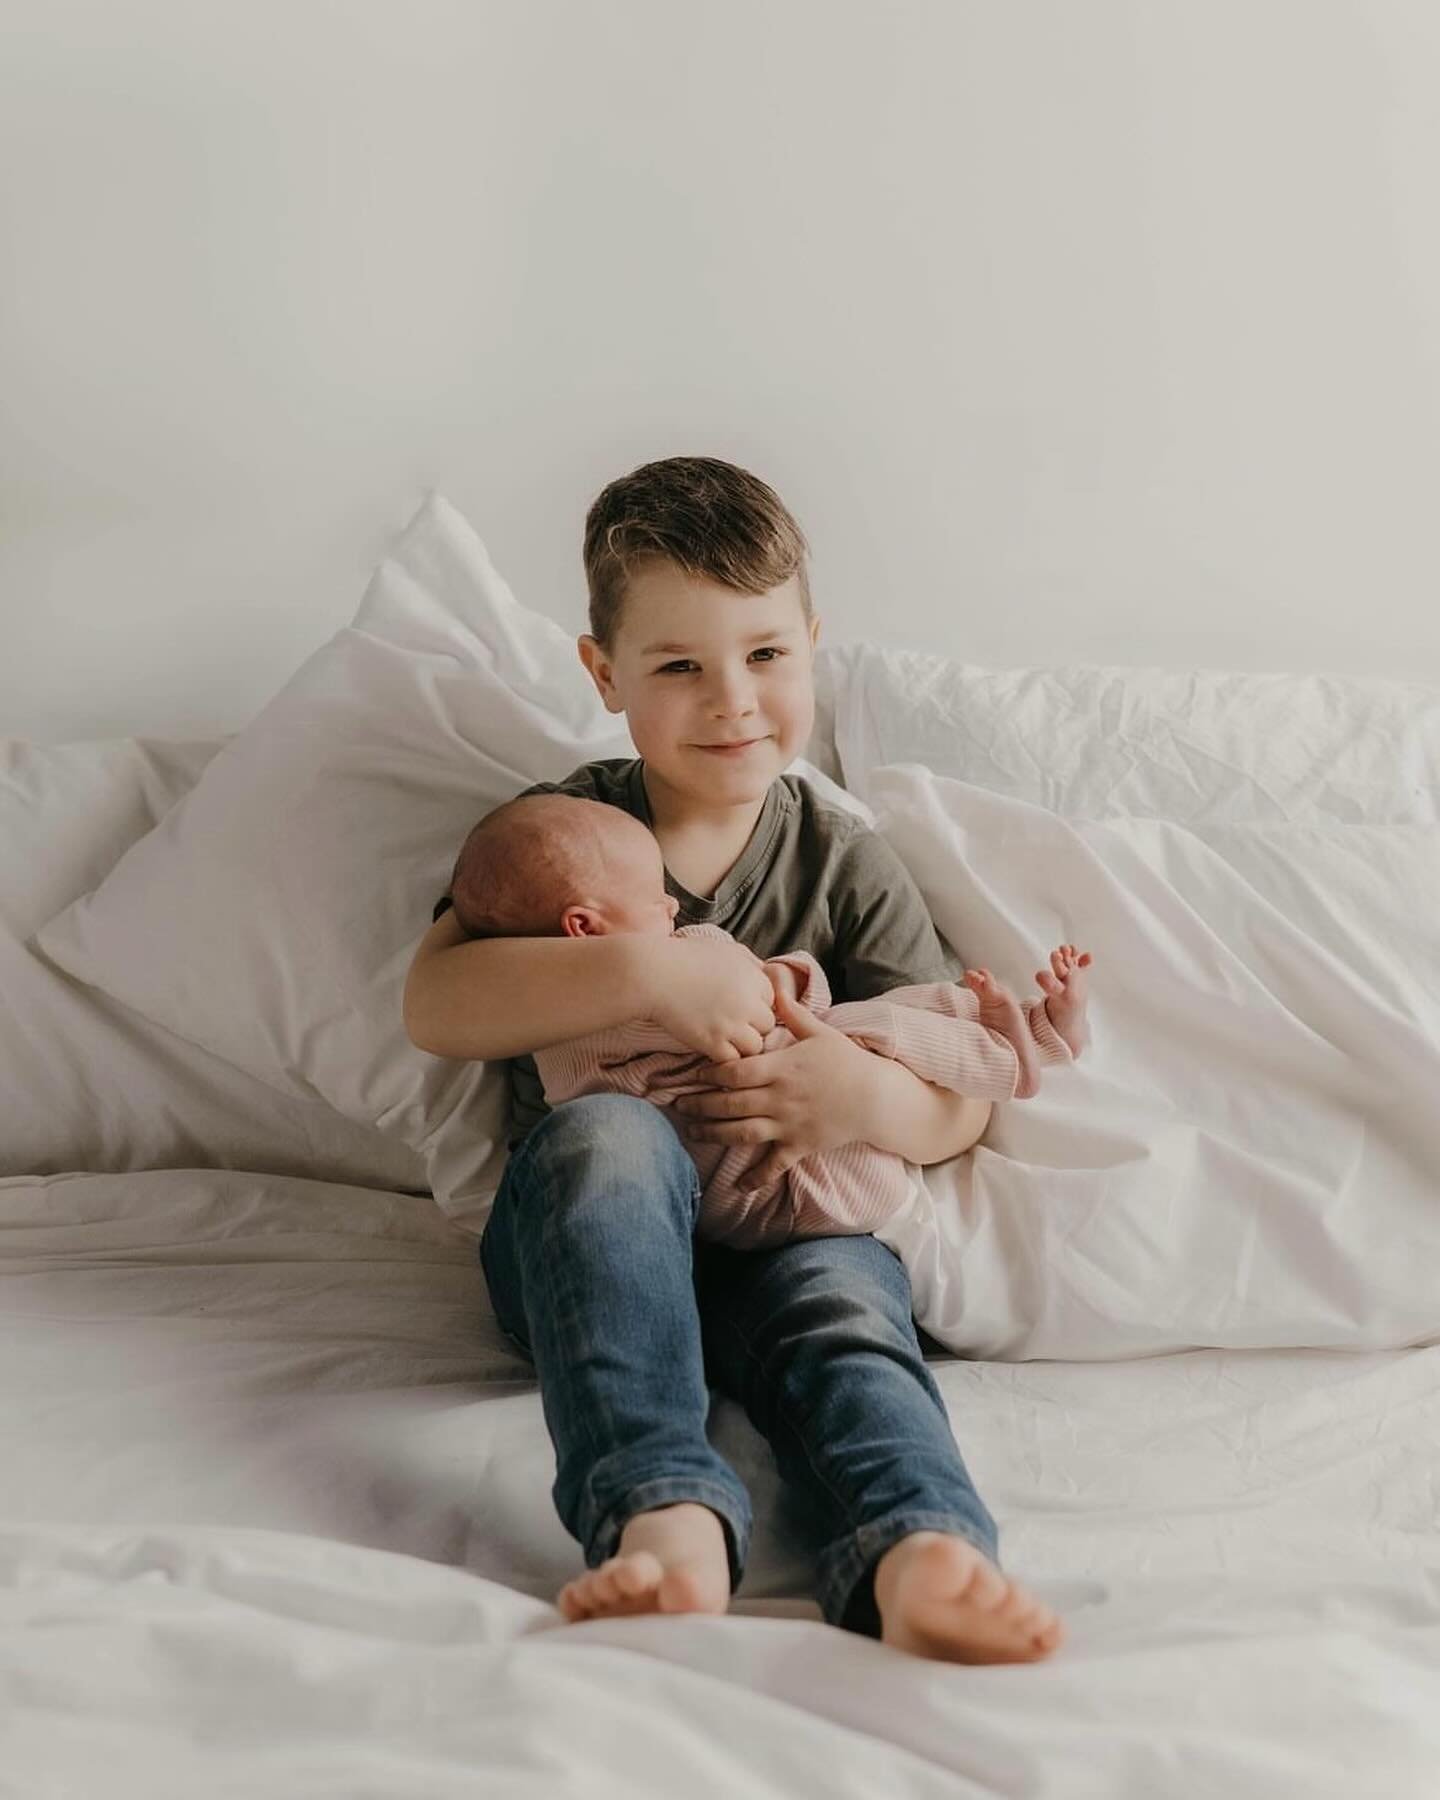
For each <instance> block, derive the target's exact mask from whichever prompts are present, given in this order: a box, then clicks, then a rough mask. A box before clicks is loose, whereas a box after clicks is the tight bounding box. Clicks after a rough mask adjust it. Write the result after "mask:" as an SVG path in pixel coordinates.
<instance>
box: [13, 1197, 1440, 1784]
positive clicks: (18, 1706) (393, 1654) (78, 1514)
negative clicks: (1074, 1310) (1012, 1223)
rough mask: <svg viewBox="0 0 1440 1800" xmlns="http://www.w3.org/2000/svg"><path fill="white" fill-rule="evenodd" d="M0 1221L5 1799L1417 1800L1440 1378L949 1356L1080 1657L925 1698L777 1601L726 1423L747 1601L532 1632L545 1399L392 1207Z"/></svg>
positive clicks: (1012, 1534)
mask: <svg viewBox="0 0 1440 1800" xmlns="http://www.w3.org/2000/svg"><path fill="white" fill-rule="evenodd" d="M0 1201H3V1212H0V1217H3V1220H4V1227H3V1231H0V1271H3V1274H0V1281H3V1291H4V1294H5V1306H4V1312H3V1315H0V1370H3V1390H0V1439H3V1442H4V1444H5V1445H6V1447H7V1458H6V1472H5V1477H4V1506H3V1520H0V1621H3V1623H0V1696H3V1705H0V1792H5V1793H7V1794H14V1795H25V1796H27V1800H28V1797H29V1796H40V1795H47V1796H48V1795H62V1794H63V1795H73V1796H87V1797H88V1796H91V1795H94V1796H97V1797H99V1796H113V1795H126V1796H128V1795H132V1794H133V1795H136V1796H141V1795H143V1796H146V1797H147V1800H151V1797H154V1800H158V1797H160V1796H167V1797H168V1796H171V1795H173V1796H177V1797H178V1796H186V1797H187V1800H189V1797H190V1796H193V1795H195V1794H197V1793H204V1794H206V1795H216V1796H219V1795H227V1796H228V1795H234V1796H237V1797H241V1796H246V1797H248V1796H253V1795H256V1794H259V1793H262V1792H263V1793H266V1794H270V1793H274V1794H284V1795H301V1794H303V1795H306V1796H310V1795H316V1794H333V1795H344V1796H362V1795H363V1796H372V1795H373V1796H376V1797H377V1800H380V1797H382V1796H383V1797H385V1800H393V1797H395V1796H401V1795H404V1796H410V1795H425V1796H430V1795H437V1796H438V1795H451V1794H454V1795H456V1796H460V1795H465V1796H472V1795H474V1794H476V1793H481V1794H484V1795H486V1796H487V1797H489V1796H504V1797H505V1800H509V1797H511V1796H526V1797H527V1800H528V1797H529V1796H534V1797H535V1800H541V1797H543V1800H552V1797H554V1796H562V1795H574V1796H576V1797H577V1800H578V1797H584V1800H590V1797H592V1796H607V1797H608V1796H611V1795H614V1796H616V1797H617V1800H618V1797H620V1796H628V1795H635V1794H645V1795H651V1794H654V1795H667V1796H668V1795H703V1796H714V1797H715V1800H734V1797H735V1796H742V1795H743V1796H747V1797H748V1796H751V1795H775V1796H791V1795H816V1796H819V1795H837V1796H855V1797H856V1800H862V1797H863V1800H871V1797H873V1796H876V1795H882V1794H884V1795H890V1794H896V1795H901V1794H903V1795H906V1796H930V1795H935V1796H939V1795H946V1796H950V1795H985V1796H992V1795H1007V1796H1016V1797H1018V1796H1021V1795H1031V1794H1037V1793H1055V1794H1063V1795H1065V1796H1067V1800H1068V1797H1070V1796H1075V1797H1076V1800H1082V1797H1084V1800H1088V1797H1090V1796H1094V1797H1095V1800H1114V1797H1115V1796H1119V1795H1125V1796H1129V1795H1134V1796H1136V1797H1137V1800H1161V1797H1163V1796H1169V1795H1184V1796H1192V1795H1211V1794H1215V1795H1220V1794H1224V1795H1226V1796H1228V1797H1229V1800H1250V1797H1251V1796H1253V1797H1254V1800H1262V1797H1263V1800H1274V1797H1275V1796H1277V1795H1285V1796H1289V1795H1296V1796H1306V1797H1307V1800H1309V1797H1314V1800H1325V1797H1328V1796H1331V1795H1333V1796H1335V1797H1336V1800H1355V1797H1356V1796H1359V1795H1364V1796H1366V1800H1388V1797H1394V1800H1422V1797H1423V1796H1427V1795H1430V1794H1433V1793H1434V1791H1435V1786H1434V1783H1435V1776H1436V1771H1437V1770H1440V1707H1437V1705H1436V1699H1437V1693H1440V1559H1437V1556H1436V1538H1435V1527H1436V1519H1435V1495H1436V1493H1437V1492H1440V1451H1437V1445H1440V1349H1431V1350H1416V1351H1399V1352H1382V1353H1375V1354H1368V1355H1367V1354H1350V1355H1345V1354H1340V1353H1323V1352H1315V1351H1309V1352H1307V1351H1292V1352H1288V1353H1278V1352H1277V1353H1263V1352H1250V1353H1243V1354H1239V1353H1230V1352H1224V1351H1196V1352H1191V1353H1188V1354H1182V1355H1176V1356H1169V1357H1157V1358H1151V1359H1143V1360H1135V1361H1130V1362H1124V1363H1114V1364H1079V1365H1062V1364H1055V1363H1040V1362H1035V1363H1023V1364H1004V1363H980V1364H969V1363H963V1362H948V1363H944V1364H937V1365H936V1374H937V1378H938V1379H939V1381H940V1385H941V1388H942V1391H943V1392H944V1394H945V1397H946V1400H947V1403H948V1405H949V1407H950V1411H951V1417H952V1419H953V1422H954V1426H955V1430H956V1434H957V1437H958V1439H959V1441H960V1443H961V1445H962V1447H963V1449H964V1452H965V1455H966V1457H967V1459H968V1460H969V1462H970V1464H971V1467H972V1469H973V1471H974V1473H975V1476H976V1480H977V1482H978V1484H979V1486H980V1487H981V1489H982V1491H983V1492H984V1493H985V1495H986V1497H987V1500H988V1501H989V1503H990V1505H991V1507H992V1510H993V1511H994V1512H995V1514H996V1517H997V1519H998V1521H999V1523H1000V1527H1001V1552H1002V1556H1003V1557H1004V1558H1005V1560H1006V1561H1007V1563H1008V1564H1009V1566H1010V1567H1012V1568H1013V1569H1014V1570H1015V1572H1016V1573H1017V1574H1023V1576H1024V1578H1025V1579H1026V1580H1027V1581H1029V1582H1030V1583H1032V1584H1033V1586H1034V1587H1035V1588H1036V1590H1037V1591H1038V1592H1040V1593H1042V1594H1043V1595H1044V1596H1045V1597H1046V1598H1047V1599H1049V1600H1050V1601H1051V1602H1052V1603H1053V1604H1055V1605H1056V1606H1058V1607H1059V1608H1060V1609H1061V1610H1062V1611H1063V1612H1064V1614H1065V1617H1066V1619H1067V1622H1068V1625H1069V1631H1070V1638H1069V1642H1068V1643H1067V1645H1066V1646H1065V1647H1064V1649H1063V1650H1062V1651H1061V1652H1060V1653H1059V1654H1058V1655H1057V1656H1056V1657H1054V1658H1053V1659H1051V1660H1050V1661H1048V1662H1047V1663H1044V1664H1037V1665H1032V1666H1029V1667H1010V1668H990V1669H969V1668H959V1667H948V1666H940V1665H936V1664H931V1663H925V1662H921V1661H918V1660H915V1659H911V1658H902V1657H900V1656H898V1655H895V1654H892V1653H890V1652H888V1651H886V1650H884V1649H883V1648H881V1647H879V1646H877V1645H875V1644H873V1643H871V1642H869V1641H868V1640H861V1639H858V1638H855V1637H853V1636H849V1635H846V1634H842V1633H840V1632H836V1631H834V1630H832V1629H830V1628H829V1627H827V1626H824V1625H822V1624H820V1623H819V1622H818V1620H817V1619H816V1618H815V1617H814V1614H813V1611H812V1610H811V1609H810V1608H808V1607H805V1606H802V1605H799V1604H795V1603H794V1602H792V1603H791V1604H789V1605H788V1606H787V1605H786V1604H784V1603H783V1602H781V1601H777V1600H776V1598H775V1596H776V1594H777V1593H785V1594H789V1595H797V1594H802V1593H803V1592H804V1591H805V1585H806V1576H807V1569H806V1562H805V1557H804V1553H803V1551H802V1550H801V1549H800V1548H799V1546H798V1545H797V1544H795V1543H794V1542H793V1540H791V1539H790V1538H788V1537H787V1535H786V1533H785V1531H784V1529H783V1520H782V1519H781V1518H779V1517H777V1510H776V1495H775V1491H774V1486H773V1482H772V1481H771V1480H770V1479H769V1477H768V1474H767V1471H766V1468H765V1452H764V1450H763V1446H762V1445H761V1444H760V1443H759V1441H758V1440H757V1439H756V1438H755V1437H754V1434H753V1433H751V1432H750V1430H749V1427H748V1425H746V1423H745V1421H744V1419H743V1417H742V1416H740V1415H739V1414H738V1412H737V1411H736V1410H735V1409H734V1408H732V1407H731V1406H729V1404H728V1403H721V1404H720V1405H718V1406H717V1417H716V1429H717V1432H718V1434H719V1436H720V1439H721V1442H722V1443H723V1444H724V1445H725V1446H726V1448H727V1450H728V1451H729V1452H730V1453H731V1454H732V1455H733V1456H734V1458H735V1460H736V1463H737V1466H738V1467H739V1468H740V1470H741V1472H742V1474H743V1475H744V1476H745V1477H746V1479H747V1480H748V1481H749V1482H750V1484H751V1486H752V1489H753V1490H754V1491H755V1492H756V1495H757V1502H758V1506H757V1511H758V1516H759V1521H760V1523H759V1530H758V1531H757V1541H756V1549H757V1554H756V1559H755V1562H754V1564H753V1565H752V1569H751V1572H750V1579H749V1580H747V1583H746V1586H745V1588H744V1589H743V1590H742V1594H741V1597H740V1601H739V1607H740V1610H738V1611H737V1612H736V1613H734V1614H732V1615H731V1616H730V1617H728V1618H725V1619H719V1620H716V1619H695V1620H680V1621H677V1620H670V1619H666V1620H642V1619H627V1620H615V1621H609V1622H603V1623H593V1624H587V1625H581V1626H570V1625H565V1624H562V1623H561V1621H560V1618H559V1615H558V1614H557V1613H556V1612H555V1611H554V1609H553V1608H552V1607H551V1605H550V1604H549V1599H550V1596H551V1595H553V1593H554V1591H555V1590H556V1588H557V1587H558V1586H559V1584H560V1583H561V1582H562V1581H563V1580H565V1579H567V1578H568V1577H569V1576H570V1575H571V1574H573V1573H574V1572H575V1570H576V1568H577V1567H578V1559H577V1556H576V1552H575V1549H574V1546H573V1545H572V1544H571V1543H570V1542H569V1540H568V1539H567V1538H566V1536H565V1534H564V1532H563V1530H562V1529H561V1528H560V1527H559V1525H558V1523H557V1522H556V1521H555V1519H554V1516H553V1512H552V1511H551V1509H550V1507H549V1505H548V1499H547V1490H548V1483H549V1481H550V1479H551V1478H552V1477H553V1460H552V1458H551V1456H550V1450H549V1442H548V1439H547V1438H546V1436H545V1432H544V1425H543V1421H542V1419H541V1416H540V1409H539V1404H538V1400H537V1398H536V1395H535V1392H534V1388H533V1385H532V1384H531V1382H530V1381H529V1379H528V1374H527V1371H526V1370H525V1367H524V1365H523V1364H521V1363H519V1362H518V1361H517V1360H515V1359H514V1358H513V1357H512V1356H511V1355H510V1354H509V1353H508V1352H507V1351H506V1349H505V1347H504V1345H503V1342H502V1341H501V1340H500V1339H499V1336H498V1333H497V1332H496V1331H495V1330H494V1327H493V1323H492V1322H491V1321H490V1320H489V1318H488V1317H487V1314H486V1309H485V1308H484V1306H483V1304H482V1287H481V1284H480V1280H479V1272H478V1269H477V1268H476V1266H475V1262H474V1245H473V1241H472V1240H471V1239H469V1238H468V1237H467V1236H464V1235H463V1234H461V1233H460V1232H458V1231H457V1230H456V1229H455V1228H454V1227H452V1226H451V1225H449V1224H448V1223H447V1222H446V1221H445V1220H444V1219H443V1218H442V1217H441V1215H440V1214H439V1212H438V1211H437V1210H436V1209H435V1208H434V1207H433V1206H431V1205H430V1204H429V1203H428V1202H427V1201H425V1200H423V1199H419V1198H416V1197H412V1196H398V1195H389V1194H385V1193H382V1192H378V1191H375V1190H366V1189H362V1188H346V1187H342V1186H340V1185H338V1184H335V1183H315V1182H305V1181H300V1180H294V1179H287V1178H284V1177H277V1176H266V1177H259V1176H254V1177H251V1176H243V1175H237V1174H232V1173H225V1172H216V1171H183V1170H179V1171H170V1172H167V1173H162V1174H155V1175H145V1174H131V1175H120V1176H113V1175H95V1176H75V1177H70V1178H54V1179H51V1180H49V1181H24V1180H19V1179H14V1180H10V1181H8V1182H6V1183H4V1184H3V1185H0ZM752 1609H755V1610H752ZM767 1609H769V1610H768V1611H767ZM786 1613H789V1614H791V1615H794V1616H788V1617H787V1616H785V1614H786ZM777 1614H778V1615H779V1616H775V1615H777ZM806 1615H808V1616H806Z"/></svg>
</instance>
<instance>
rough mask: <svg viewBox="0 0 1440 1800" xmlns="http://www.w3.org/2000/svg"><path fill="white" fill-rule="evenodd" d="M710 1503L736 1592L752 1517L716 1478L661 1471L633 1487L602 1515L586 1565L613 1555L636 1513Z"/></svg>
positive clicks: (587, 1547)
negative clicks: (717, 1519) (722, 1540)
mask: <svg viewBox="0 0 1440 1800" xmlns="http://www.w3.org/2000/svg"><path fill="white" fill-rule="evenodd" d="M687 1500H688V1501H693V1502H694V1504H695V1505H697V1506H708V1507H709V1508H710V1510H711V1512H713V1513H716V1514H718V1515H719V1519H720V1523H721V1526H722V1527H723V1528H724V1532H725V1555H726V1557H727V1558H728V1560H729V1563H730V1592H731V1593H732V1594H733V1593H734V1592H735V1590H736V1589H737V1588H738V1587H739V1585H740V1578H741V1576H742V1575H743V1574H744V1573H745V1559H746V1557H747V1556H748V1555H749V1552H750V1517H749V1512H748V1509H742V1508H740V1507H738V1506H737V1505H736V1503H735V1496H734V1494H732V1493H731V1492H730V1490H729V1489H728V1488H725V1487H721V1486H720V1485H719V1483H717V1482H711V1481H703V1480H702V1481H696V1480H695V1479H694V1478H693V1477H691V1476H689V1475H661V1476H657V1477H656V1479H655V1480H654V1481H642V1482H641V1483H640V1485H639V1486H638V1487H633V1488H631V1489H630V1490H629V1492H628V1493H627V1494H626V1496H625V1498H624V1500H622V1501H621V1502H620V1504H619V1505H618V1506H617V1507H615V1509H614V1510H613V1511H612V1512H611V1513H610V1515H609V1517H608V1518H605V1519H602V1520H601V1522H600V1524H599V1525H597V1526H596V1528H595V1534H594V1536H593V1537H592V1538H591V1540H590V1542H589V1544H588V1545H586V1548H585V1562H586V1566H587V1567H588V1568H591V1569H596V1568H598V1567H599V1566H600V1564H601V1563H603V1562H605V1561H607V1560H608V1559H609V1558H610V1557H612V1556H614V1555H615V1553H616V1550H617V1548H618V1546H619V1543H620V1533H621V1532H622V1531H623V1530H624V1529H625V1527H626V1525H628V1524H629V1522H630V1521H631V1519H633V1518H634V1517H635V1515H636V1514H637V1513H643V1512H654V1511H655V1509H656V1508H657V1507H660V1506H676V1505H679V1504H681V1503H682V1502H684V1501H687Z"/></svg>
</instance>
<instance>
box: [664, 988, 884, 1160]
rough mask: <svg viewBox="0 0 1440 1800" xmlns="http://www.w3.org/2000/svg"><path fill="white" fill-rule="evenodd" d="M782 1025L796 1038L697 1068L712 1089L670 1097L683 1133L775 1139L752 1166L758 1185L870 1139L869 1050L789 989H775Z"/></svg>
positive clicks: (714, 1139) (713, 1139)
mask: <svg viewBox="0 0 1440 1800" xmlns="http://www.w3.org/2000/svg"><path fill="white" fill-rule="evenodd" d="M775 1017H776V1022H777V1023H778V1024H781V1025H784V1026H786V1027H787V1028H788V1029H789V1030H790V1031H792V1032H794V1034H795V1037H796V1039H797V1042H795V1043H793V1044H791V1045H789V1046H787V1047H786V1048H785V1049H784V1050H769V1051H765V1052H762V1053H761V1054H759V1055H749V1056H745V1057H743V1058H741V1060H740V1061H739V1062H723V1063H720V1064H718V1065H712V1066H711V1067H709V1068H701V1069H697V1070H696V1071H695V1073H694V1079H695V1080H696V1081H709V1082H713V1083H714V1087H713V1089H712V1091H711V1092H709V1093H705V1094H683V1095H681V1096H680V1098H679V1099H677V1100H675V1101H674V1102H673V1105H674V1107H675V1110H676V1111H677V1112H678V1113H681V1114H683V1115H684V1117H685V1119H686V1120H687V1124H686V1135H687V1136H689V1137H696V1138H700V1139H702V1140H703V1141H704V1142H706V1143H711V1144H771V1145H772V1148H771V1149H770V1151H769V1153H768V1154H767V1155H766V1156H764V1157H762V1158H761V1160H760V1162H759V1163H758V1164H757V1165H756V1168H755V1171H754V1176H753V1179H754V1182H755V1185H756V1186H757V1187H763V1186H768V1185H769V1184H770V1183H771V1182H772V1181H776V1180H778V1179H779V1177H780V1176H781V1175H783V1174H784V1173H785V1171H786V1170H787V1169H788V1168H790V1167H791V1166H792V1165H793V1164H795V1163H797V1162H799V1160H800V1158H801V1157H802V1156H808V1155H809V1154H810V1153H811V1152H812V1151H815V1150H831V1149H833V1148H834V1147H835V1146H836V1145H837V1144H848V1143H851V1142H853V1141H854V1140H855V1139H856V1138H865V1139H867V1141H868V1123H867V1121H868V1111H867V1109H868V1105H869V1097H870V1095H871V1093H872V1092H873V1091H874V1084H873V1082H871V1081H869V1080H868V1079H867V1077H868V1075H869V1065H870V1063H871V1061H872V1056H871V1052H870V1051H868V1050H867V1049H865V1048H864V1046H863V1045H861V1044H857V1043H855V1042H854V1041H853V1040H852V1039H850V1038H848V1037H846V1035H845V1034H844V1032H843V1031H836V1030H835V1028H834V1026H832V1025H827V1024H826V1023H825V1021H824V1020H823V1019H817V1018H816V1017H815V1015H814V1013H812V1012H811V1011H810V1009H809V1008H808V1007H807V1006H804V1005H802V1004H801V1003H800V1002H799V1001H796V1000H792V999H791V998H790V997H789V995H788V994H785V993H784V992H782V991H777V992H776V994H775Z"/></svg>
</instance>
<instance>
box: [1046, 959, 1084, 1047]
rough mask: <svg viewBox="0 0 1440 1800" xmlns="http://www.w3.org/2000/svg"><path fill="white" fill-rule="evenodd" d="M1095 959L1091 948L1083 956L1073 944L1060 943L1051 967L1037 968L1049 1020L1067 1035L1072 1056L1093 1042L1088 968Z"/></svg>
mask: <svg viewBox="0 0 1440 1800" xmlns="http://www.w3.org/2000/svg"><path fill="white" fill-rule="evenodd" d="M1093 961H1094V958H1093V957H1092V956H1091V954H1090V952H1089V951H1088V950H1086V951H1085V952H1084V953H1083V955H1082V954H1081V952H1080V951H1078V950H1077V949H1076V948H1075V946H1074V945H1073V944H1061V946H1060V947H1059V949H1058V950H1052V951H1051V952H1050V968H1049V969H1037V970H1036V971H1035V979H1036V980H1037V981H1038V982H1039V983H1040V985H1041V987H1042V988H1044V990H1045V1011H1046V1013H1047V1014H1048V1015H1049V1019H1050V1023H1051V1024H1052V1025H1053V1026H1054V1027H1055V1029H1056V1031H1057V1032H1058V1033H1059V1034H1060V1036H1061V1037H1062V1038H1064V1040H1065V1043H1066V1045H1067V1046H1068V1047H1069V1051H1070V1054H1071V1055H1072V1056H1078V1055H1079V1054H1080V1052H1081V1051H1082V1050H1083V1049H1084V1048H1085V1046H1086V1045H1087V1044H1088V1043H1089V1042H1090V1028H1089V1026H1088V1025H1087V1023H1086V1018H1085V1014H1086V1008H1087V1005H1088V1001H1089V992H1090V977H1089V976H1088V975H1087V974H1086V973H1085V971H1086V969H1088V968H1089V967H1090V964H1091V963H1092V962H1093ZM1052 970H1053V973H1052V972H1051V971H1052Z"/></svg>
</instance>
